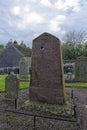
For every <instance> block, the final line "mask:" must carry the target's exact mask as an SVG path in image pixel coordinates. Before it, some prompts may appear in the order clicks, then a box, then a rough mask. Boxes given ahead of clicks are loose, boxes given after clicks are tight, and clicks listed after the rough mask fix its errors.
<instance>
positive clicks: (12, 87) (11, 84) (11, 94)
mask: <svg viewBox="0 0 87 130" xmlns="http://www.w3.org/2000/svg"><path fill="white" fill-rule="evenodd" d="M5 91H6V95H5V98H6V99H9V100H15V99H17V98H18V91H19V80H18V79H17V77H16V75H12V74H10V75H8V76H7V77H6V79H5Z"/></svg>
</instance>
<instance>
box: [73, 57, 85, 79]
mask: <svg viewBox="0 0 87 130" xmlns="http://www.w3.org/2000/svg"><path fill="white" fill-rule="evenodd" d="M75 80H76V81H87V57H85V56H81V57H78V58H77V59H76V61H75Z"/></svg>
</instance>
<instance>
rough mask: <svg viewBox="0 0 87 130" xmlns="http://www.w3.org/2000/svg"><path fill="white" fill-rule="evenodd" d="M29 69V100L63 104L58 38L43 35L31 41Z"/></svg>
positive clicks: (46, 34) (63, 94)
mask: <svg viewBox="0 0 87 130" xmlns="http://www.w3.org/2000/svg"><path fill="white" fill-rule="evenodd" d="M31 69H32V74H31V83H30V89H29V98H30V100H31V101H41V102H47V103H53V104H54V103H59V104H63V103H64V102H65V93H64V86H63V70H62V69H63V67H62V60H61V48H60V41H59V39H58V38H56V37H55V36H53V35H51V34H49V33H43V34H42V35H40V36H39V37H37V38H36V39H34V40H33V48H32V62H31Z"/></svg>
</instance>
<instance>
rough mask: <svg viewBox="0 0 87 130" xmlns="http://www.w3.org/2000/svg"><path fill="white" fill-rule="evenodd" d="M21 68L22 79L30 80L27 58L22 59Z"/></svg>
mask: <svg viewBox="0 0 87 130" xmlns="http://www.w3.org/2000/svg"><path fill="white" fill-rule="evenodd" d="M19 66H20V68H19V73H20V79H22V80H26V79H28V73H29V68H28V62H27V59H26V58H25V57H23V58H21V60H20V65H19Z"/></svg>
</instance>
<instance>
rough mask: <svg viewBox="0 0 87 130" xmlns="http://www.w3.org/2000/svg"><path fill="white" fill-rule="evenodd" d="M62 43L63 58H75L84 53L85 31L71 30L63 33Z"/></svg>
mask: <svg viewBox="0 0 87 130" xmlns="http://www.w3.org/2000/svg"><path fill="white" fill-rule="evenodd" d="M63 40H64V43H63V45H62V51H63V58H64V59H76V58H77V57H78V56H81V55H83V54H84V44H85V41H86V40H87V33H86V32H85V31H79V32H76V31H71V32H68V33H66V34H65V36H64V38H63Z"/></svg>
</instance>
